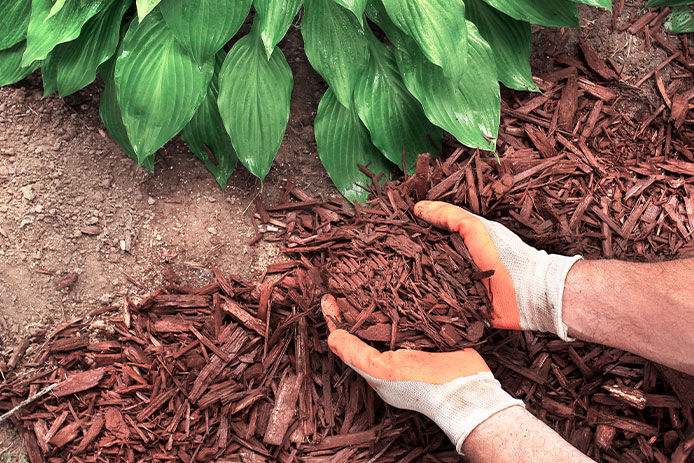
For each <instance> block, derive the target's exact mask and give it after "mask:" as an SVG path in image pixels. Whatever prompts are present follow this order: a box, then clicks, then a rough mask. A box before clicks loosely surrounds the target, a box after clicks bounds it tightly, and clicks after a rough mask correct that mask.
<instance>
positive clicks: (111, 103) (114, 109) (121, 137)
mask: <svg viewBox="0 0 694 463" xmlns="http://www.w3.org/2000/svg"><path fill="white" fill-rule="evenodd" d="M115 64H116V60H115V58H112V59H111V60H109V61H107V62H106V63H105V64H104V66H102V67H101V69H102V74H101V77H102V79H103V80H104V91H103V92H101V96H100V101H99V115H100V116H101V120H102V121H103V122H104V126H105V127H106V130H108V132H109V133H110V134H111V137H113V139H114V140H115V141H116V143H118V145H120V147H121V149H122V150H123V151H125V153H126V154H127V155H128V156H130V157H131V158H132V159H134V160H135V161H137V160H138V159H137V155H136V154H135V150H134V149H133V146H132V145H131V144H130V139H129V138H128V132H127V130H126V129H125V125H124V124H123V117H122V115H121V110H120V106H119V105H118V97H117V95H116V81H115V79H114V71H115ZM139 164H140V165H142V166H143V167H145V168H146V169H147V170H150V171H151V170H154V156H149V157H148V158H146V159H143V160H142V161H141V162H139Z"/></svg>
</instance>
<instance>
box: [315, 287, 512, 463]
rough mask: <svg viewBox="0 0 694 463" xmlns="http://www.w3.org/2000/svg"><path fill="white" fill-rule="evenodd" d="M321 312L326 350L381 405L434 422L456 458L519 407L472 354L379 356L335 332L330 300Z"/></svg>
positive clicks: (468, 351) (407, 352) (405, 352)
mask: <svg viewBox="0 0 694 463" xmlns="http://www.w3.org/2000/svg"><path fill="white" fill-rule="evenodd" d="M321 306H322V309H323V316H324V317H325V319H326V322H327V324H328V329H329V331H330V336H329V337H328V346H330V350H332V351H333V352H334V353H335V355H337V356H338V357H340V358H341V359H342V361H343V362H345V363H346V364H347V365H349V366H350V367H351V368H352V369H353V370H354V371H356V372H357V373H359V374H360V375H361V376H362V377H363V378H364V379H365V380H366V381H367V382H368V383H369V384H370V385H371V387H373V388H374V389H375V390H376V392H377V393H378V395H379V396H380V397H381V398H382V399H383V400H384V401H385V402H386V403H388V404H390V405H392V406H393V407H397V408H404V409H407V410H414V411H417V412H419V413H422V414H424V415H426V416H427V417H429V418H430V419H431V420H433V421H434V422H435V423H436V424H437V425H438V426H439V427H440V428H441V429H442V430H443V432H445V433H446V435H447V436H448V438H449V439H450V440H451V442H453V445H455V449H456V451H457V452H458V453H461V448H462V446H463V442H464V441H465V438H466V437H467V436H468V434H470V433H471V432H472V430H473V429H475V428H476V427H477V425H479V424H480V423H482V422H483V421H485V420H486V419H487V418H489V417H490V416H492V415H493V414H495V413H497V412H499V411H501V410H504V409H506V408H508V407H512V406H514V405H520V406H523V402H521V401H520V400H516V399H514V398H513V397H511V396H510V395H508V394H507V393H506V392H504V390H503V389H501V384H499V382H498V381H497V380H496V379H494V376H492V373H491V372H490V371H489V367H487V364H486V363H485V362H484V360H482V357H480V355H479V354H478V353H477V352H476V351H475V350H473V349H465V350H462V351H458V352H437V353H432V352H420V351H414V350H406V349H399V350H396V351H388V352H383V353H381V352H379V351H378V350H376V349H374V348H373V347H371V346H369V345H368V344H366V343H365V342H363V341H362V340H360V339H359V338H357V337H356V336H354V335H352V334H350V333H348V332H347V331H345V330H342V329H337V326H336V325H335V323H337V322H339V321H340V318H341V317H340V309H339V308H338V305H337V302H336V301H335V298H334V297H333V296H331V295H326V296H324V297H323V300H322V301H321Z"/></svg>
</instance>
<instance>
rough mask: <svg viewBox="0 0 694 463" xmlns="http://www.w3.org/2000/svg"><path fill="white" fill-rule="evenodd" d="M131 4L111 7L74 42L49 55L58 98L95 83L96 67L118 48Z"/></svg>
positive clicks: (94, 19)
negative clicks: (52, 65) (123, 20)
mask: <svg viewBox="0 0 694 463" xmlns="http://www.w3.org/2000/svg"><path fill="white" fill-rule="evenodd" d="M130 4H131V2H130V1H119V2H115V3H112V4H111V5H110V6H108V7H107V8H105V9H103V10H102V11H101V12H100V13H99V14H97V15H96V16H94V17H93V18H92V19H90V20H89V21H88V22H87V24H85V25H84V28H82V33H81V34H80V36H79V37H78V38H77V39H76V40H73V41H72V42H68V43H63V44H60V45H58V46H57V47H55V49H54V50H53V51H52V52H51V62H52V63H53V64H54V65H55V66H56V67H57V70H56V74H55V77H56V84H57V90H58V93H59V94H60V96H61V97H63V96H66V95H70V94H72V93H75V92H76V91H78V90H80V89H82V88H84V87H86V86H87V85H89V84H90V83H92V82H94V78H95V77H96V70H97V68H98V67H99V65H101V63H103V62H105V61H106V60H108V59H109V58H110V57H111V56H113V54H114V53H115V52H116V48H118V42H119V41H120V25H121V20H122V19H123V15H124V14H125V12H126V11H127V10H128V8H130Z"/></svg>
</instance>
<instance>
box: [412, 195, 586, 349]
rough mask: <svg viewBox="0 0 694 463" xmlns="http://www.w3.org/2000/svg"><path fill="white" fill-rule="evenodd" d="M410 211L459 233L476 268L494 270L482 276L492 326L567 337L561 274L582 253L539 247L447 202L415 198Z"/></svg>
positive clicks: (579, 257) (438, 225)
mask: <svg viewBox="0 0 694 463" xmlns="http://www.w3.org/2000/svg"><path fill="white" fill-rule="evenodd" d="M414 213H415V215H417V216H418V217H420V218H422V219H424V220H426V221H427V222H429V223H431V224H433V225H436V226H437V227H441V228H444V229H446V230H448V231H450V232H453V233H460V236H461V237H462V238H463V241H464V242H465V245H466V246H467V248H468V250H469V251H470V255H471V256H472V260H473V261H474V262H475V264H477V266H478V267H479V268H480V270H494V275H492V276H491V277H490V278H489V279H488V280H486V281H485V286H486V287H487V292H488V293H489V297H490V299H491V301H492V306H493V308H494V318H492V326H494V327H495V328H502V329H523V330H537V331H547V332H551V333H554V334H556V335H558V336H559V337H560V338H562V339H564V340H566V341H568V340H571V338H570V337H569V336H568V334H567V328H566V325H565V324H564V323H563V321H562V296H563V294H564V282H565V281H566V275H567V274H568V273H569V270H570V269H571V266H572V265H573V264H574V263H575V262H576V261H577V260H579V259H581V256H573V257H566V256H559V255H556V254H547V253H546V252H545V251H538V250H537V249H535V248H533V247H531V246H528V245H527V244H525V243H524V242H523V241H522V240H521V239H520V238H519V237H518V235H516V234H515V233H513V232H512V231H511V230H509V229H508V228H506V227H504V226H503V225H501V224H500V223H497V222H492V221H490V220H487V219H484V218H482V217H479V216H477V215H475V214H472V213H470V212H467V211H466V210H464V209H461V208H459V207H457V206H454V205H452V204H448V203H444V202H440V201H420V202H418V203H417V204H415V207H414Z"/></svg>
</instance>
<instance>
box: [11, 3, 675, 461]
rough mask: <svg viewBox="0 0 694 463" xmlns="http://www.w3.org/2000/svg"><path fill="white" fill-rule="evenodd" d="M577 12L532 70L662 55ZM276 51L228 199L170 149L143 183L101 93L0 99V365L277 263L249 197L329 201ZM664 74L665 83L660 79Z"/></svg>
mask: <svg viewBox="0 0 694 463" xmlns="http://www.w3.org/2000/svg"><path fill="white" fill-rule="evenodd" d="M583 6H584V5H581V24H582V26H583V28H582V29H581V30H572V31H562V30H550V29H537V30H536V31H535V34H534V35H535V38H534V41H535V53H534V56H533V59H532V65H533V68H534V72H536V73H537V74H541V73H544V72H547V71H548V70H551V69H552V66H553V64H552V60H551V59H550V55H551V56H555V55H556V54H557V53H567V54H570V55H573V56H577V54H578V51H577V42H578V40H579V39H583V40H587V41H588V42H589V43H590V45H591V46H592V47H593V48H595V49H596V50H597V51H598V53H600V54H601V55H602V56H603V57H607V56H610V57H612V58H613V59H615V60H616V61H617V62H621V63H624V66H625V68H624V69H625V70H624V72H625V75H627V76H633V80H634V81H635V80H637V79H638V78H639V77H640V76H642V75H643V74H644V73H645V72H648V71H649V70H651V69H653V68H654V67H655V66H656V65H657V64H659V63H660V62H662V61H663V59H664V58H665V55H664V54H663V53H662V52H661V51H660V50H659V49H655V48H651V49H650V50H641V48H643V44H642V43H640V39H638V38H636V37H633V36H631V35H630V34H628V33H613V32H611V31H610V27H609V26H610V21H611V14H610V13H607V12H604V11H599V10H596V9H592V8H589V7H585V8H583ZM629 13H630V11H629V10H628V9H627V11H626V12H625V15H624V17H625V18H626V17H628V14H629ZM623 20H624V19H623V18H622V19H621V21H623ZM618 24H619V21H618ZM281 47H282V48H283V50H284V52H285V55H286V56H287V60H288V61H289V63H290V66H291V67H292V70H293V72H294V93H293V95H292V113H291V117H290V121H289V126H288V129H287V133H286V136H285V139H284V142H283V143H282V146H281V148H280V151H279V153H278V155H277V159H276V162H275V165H274V167H273V169H272V170H271V172H270V174H269V175H268V176H267V178H266V180H265V182H264V184H263V185H261V184H260V182H259V181H258V180H257V179H255V177H253V176H252V175H251V174H250V173H249V172H248V171H246V170H245V169H244V168H243V167H241V166H240V165H239V168H238V169H237V171H236V172H235V173H234V175H233V176H232V178H231V179H230V182H229V186H228V187H227V189H226V190H224V191H222V190H221V189H220V188H219V187H218V186H217V184H216V182H215V180H214V178H213V177H212V175H211V174H210V173H209V172H208V171H207V170H206V169H205V167H204V166H203V164H202V163H200V162H199V161H198V160H197V159H196V158H195V157H194V156H193V155H192V154H191V153H190V152H189V151H188V149H187V147H186V145H185V144H184V143H183V142H182V141H180V139H178V138H177V139H175V140H173V141H172V142H170V143H168V144H167V145H166V146H165V147H164V148H162V149H161V150H160V152H159V153H158V155H157V162H156V165H155V172H154V173H153V174H152V173H149V172H147V171H144V170H142V169H138V168H136V166H135V163H134V162H133V161H132V160H131V159H130V158H129V157H127V155H125V154H124V153H123V152H122V151H121V150H120V148H119V147H118V145H117V144H116V143H115V142H114V141H113V140H111V139H110V137H109V136H108V135H107V134H106V132H105V130H104V128H103V125H102V123H101V120H100V118H99V115H98V93H99V92H98V91H99V87H98V84H95V85H92V86H90V87H88V88H87V89H85V90H83V91H81V92H79V93H78V94H76V95H73V96H71V97H68V98H66V99H64V100H61V99H58V98H57V97H55V96H51V97H48V98H45V99H42V86H41V78H40V75H38V74H34V75H32V76H30V77H29V78H27V79H26V80H24V81H23V82H21V83H19V84H17V85H14V86H11V87H5V88H0V360H1V359H2V355H3V354H5V355H7V354H8V353H9V352H10V351H11V349H12V348H13V347H14V345H15V344H16V343H17V342H18V341H19V340H20V339H21V338H23V337H25V336H27V335H28V334H29V333H31V332H32V331H33V330H36V329H40V328H47V329H49V330H50V329H51V328H52V327H55V326H56V325H59V324H62V323H64V322H65V321H68V320H71V319H74V318H76V317H80V316H82V315H84V314H86V313H87V312H89V311H90V310H92V309H94V308H95V307H100V306H103V305H109V304H115V303H118V302H119V301H120V300H122V298H123V297H128V298H130V299H137V298H138V297H140V296H142V295H144V294H145V293H147V292H149V290H151V289H152V288H156V287H158V286H159V285H160V284H161V283H162V280H163V279H165V278H174V276H173V275H176V276H177V277H179V278H180V279H181V283H182V284H184V285H195V286H198V285H201V284H202V283H205V282H207V281H209V279H210V278H211V276H212V274H211V269H212V268H218V269H220V270H221V271H222V272H224V273H235V274H238V275H240V276H242V277H245V278H249V279H250V278H253V277H254V276H257V275H259V274H260V273H262V271H263V268H264V267H265V266H266V265H267V264H268V263H271V262H275V261H278V260H281V259H282V256H280V255H279V253H278V249H277V247H276V246H274V245H272V244H271V243H265V242H260V243H259V244H257V245H255V246H250V245H249V243H250V241H251V240H252V239H253V237H254V236H255V230H254V227H253V224H252V222H251V219H250V214H252V213H253V212H254V211H255V207H254V206H253V204H252V203H253V200H254V199H255V198H256V196H259V197H260V198H261V199H262V201H263V203H265V204H272V203H273V202H277V200H278V199H279V196H280V195H281V193H282V187H283V185H284V184H285V183H286V182H287V181H288V180H293V181H295V182H296V183H297V184H298V185H299V186H300V187H301V188H303V189H305V190H307V191H309V192H310V193H311V194H313V195H315V196H317V197H320V198H323V199H327V198H328V197H338V196H339V194H338V193H337V191H336V189H335V188H334V187H333V185H332V183H331V182H330V179H329V178H328V176H327V174H326V173H325V171H324V170H323V168H322V166H321V164H320V160H319V159H318V155H317V153H316V146H315V140H314V136H313V125H312V124H313V118H314V115H315V110H316V107H317V104H318V100H319V98H320V96H321V95H322V93H323V91H324V89H325V88H326V87H325V84H324V83H323V82H322V80H321V79H320V77H319V76H318V75H317V74H315V73H314V72H313V70H312V69H311V68H310V65H309V64H308V62H307V61H306V59H305V57H304V55H303V51H302V43H301V35H300V33H299V32H298V29H297V28H294V27H293V28H292V29H291V30H290V32H289V34H288V36H287V38H286V39H285V40H284V41H283V43H282V44H281ZM663 77H664V79H666V84H667V79H668V75H667V68H666V70H664V72H663ZM629 83H633V82H629ZM624 94H625V95H626V96H625V98H624V101H625V105H626V106H627V107H628V108H630V109H631V110H633V111H637V112H641V111H647V110H648V109H649V108H650V107H653V106H655V105H656V102H657V98H658V97H657V93H656V92H655V90H654V87H653V86H652V84H651V83H650V82H646V83H645V84H644V85H643V86H642V88H641V90H638V91H635V90H631V89H629V91H628V92H625V93H624ZM85 231H88V232H89V233H96V234H86V233H85ZM69 273H75V274H77V280H76V282H75V284H74V285H73V286H71V287H68V288H65V289H62V290H60V289H58V286H57V284H56V278H59V277H61V276H64V275H66V274H69ZM22 454H23V451H22V445H21V441H20V439H19V437H18V436H17V435H16V433H15V432H14V430H12V429H11V428H10V427H9V426H2V427H0V462H4V461H6V460H5V459H7V461H14V460H13V458H19V455H22ZM17 461H19V460H17Z"/></svg>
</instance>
